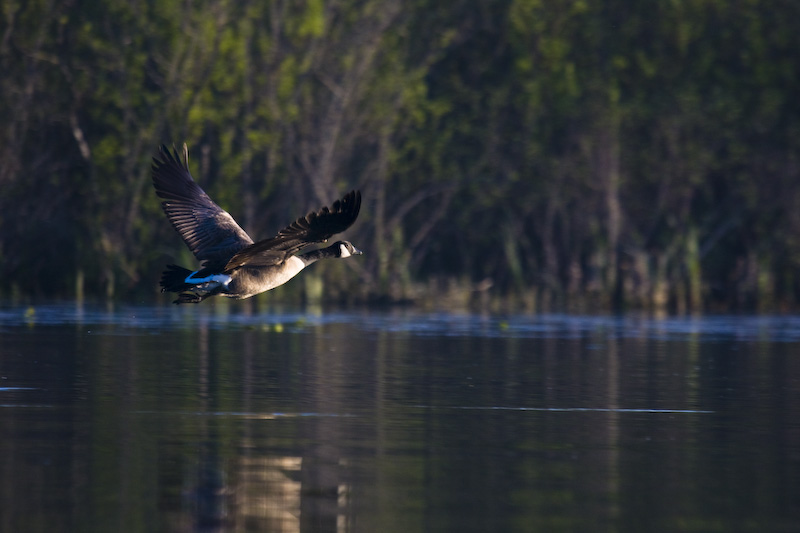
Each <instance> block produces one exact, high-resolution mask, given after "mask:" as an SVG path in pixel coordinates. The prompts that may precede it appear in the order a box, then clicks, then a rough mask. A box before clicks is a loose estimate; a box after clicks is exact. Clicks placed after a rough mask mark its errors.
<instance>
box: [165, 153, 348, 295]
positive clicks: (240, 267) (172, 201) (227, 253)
mask: <svg viewBox="0 0 800 533" xmlns="http://www.w3.org/2000/svg"><path fill="white" fill-rule="evenodd" d="M160 153H161V159H160V160H159V159H157V158H155V157H154V158H153V185H154V186H155V189H156V194H157V195H158V196H159V197H160V198H162V199H163V200H164V201H163V202H161V207H162V208H163V209H164V213H166V215H167V218H168V219H169V221H170V222H171V223H172V226H173V227H174V228H175V231H177V232H178V233H179V234H180V236H181V237H182V238H183V240H184V242H185V243H186V246H188V247H189V249H190V250H191V251H192V253H193V254H194V255H195V257H196V258H197V259H198V260H199V261H200V269H199V270H195V271H194V272H192V271H191V270H189V269H188V268H183V267H180V266H177V265H167V269H166V270H165V271H164V273H163V274H162V275H161V292H166V291H170V292H177V293H179V294H178V299H177V300H175V302H174V303H176V304H185V303H200V302H202V301H203V300H205V299H206V298H208V297H210V296H215V295H217V294H219V295H221V296H225V297H227V298H236V299H242V298H249V297H251V296H254V295H256V294H259V293H262V292H264V291H268V290H270V289H274V288H275V287H278V286H279V285H283V284H284V283H286V282H287V281H289V280H290V279H292V278H293V277H294V276H296V275H297V274H298V273H299V272H300V271H301V270H303V269H304V268H305V267H307V266H308V265H310V264H311V263H314V262H316V261H319V260H320V259H325V258H328V257H339V258H344V257H350V256H352V255H360V254H361V251H360V250H358V249H357V248H356V247H354V246H353V245H352V244H350V243H349V242H348V241H338V242H336V243H334V244H333V245H331V246H329V247H327V248H321V249H319V250H314V251H311V252H307V253H304V254H300V255H296V254H297V253H298V252H299V251H300V250H302V249H303V248H305V247H306V246H308V245H309V244H314V243H320V242H325V241H326V240H327V239H328V238H329V237H331V236H332V235H334V234H336V233H340V232H342V231H344V230H346V229H347V228H349V227H350V226H351V225H352V224H353V222H355V220H356V217H358V211H359V209H360V208H361V193H360V192H359V191H350V192H349V193H347V194H345V195H344V196H343V197H342V199H341V200H337V201H335V202H333V206H332V207H323V208H321V209H319V210H318V211H312V212H311V213H309V214H307V215H306V216H304V217H300V218H298V219H297V220H295V221H294V222H292V223H291V224H289V225H288V226H287V227H286V228H284V229H282V230H281V231H279V232H278V234H277V235H276V236H275V237H272V238H271V239H264V240H262V241H258V242H255V243H254V242H253V239H251V238H250V236H249V235H248V234H247V233H245V231H244V230H243V229H242V228H241V227H239V225H238V224H237V223H236V221H235V220H234V219H233V217H232V216H231V215H230V214H228V213H227V212H226V211H225V210H223V209H222V208H221V207H219V206H218V205H217V204H215V203H214V201H213V200H211V198H209V196H208V195H207V194H206V193H205V192H204V191H203V189H201V188H200V186H199V185H197V183H195V182H194V180H193V179H192V175H191V174H190V173H189V152H188V149H187V148H186V145H185V144H184V145H183V159H182V160H181V159H180V157H179V156H178V152H177V150H175V149H174V148H173V150H172V153H170V151H169V149H168V148H167V147H166V146H164V145H162V146H161V149H160Z"/></svg>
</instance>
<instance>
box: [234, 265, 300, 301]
mask: <svg viewBox="0 0 800 533" xmlns="http://www.w3.org/2000/svg"><path fill="white" fill-rule="evenodd" d="M305 266H306V265H305V263H303V261H301V260H300V259H298V258H297V257H290V258H289V259H288V260H287V261H286V262H285V263H283V264H282V265H278V266H272V267H247V266H244V267H241V268H239V269H237V270H236V271H235V272H234V273H233V281H231V283H230V284H229V285H228V293H229V294H228V295H227V296H231V297H234V298H248V297H250V296H253V295H255V294H259V293H262V292H264V291H268V290H270V289H274V288H275V287H280V286H281V285H283V284H284V283H286V282H287V281H289V280H290V279H292V278H293V277H295V276H296V275H297V274H298V273H299V272H300V271H301V270H303V268H305Z"/></svg>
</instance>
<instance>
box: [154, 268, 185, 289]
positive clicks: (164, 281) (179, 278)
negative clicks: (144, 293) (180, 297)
mask: <svg viewBox="0 0 800 533" xmlns="http://www.w3.org/2000/svg"><path fill="white" fill-rule="evenodd" d="M191 273H192V271H191V270H189V269H188V268H183V267H181V266H178V265H167V269H166V270H165V271H164V272H162V273H161V292H183V291H187V290H189V289H191V288H192V285H190V284H188V283H186V278H187V277H188V276H189V275H190V274H191Z"/></svg>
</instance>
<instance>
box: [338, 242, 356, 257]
mask: <svg viewBox="0 0 800 533" xmlns="http://www.w3.org/2000/svg"><path fill="white" fill-rule="evenodd" d="M339 250H340V251H341V253H342V255H340V256H339V257H350V256H351V255H353V254H351V253H350V250H348V249H347V246H345V245H344V244H340V245H339Z"/></svg>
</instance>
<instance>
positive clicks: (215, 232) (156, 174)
mask: <svg viewBox="0 0 800 533" xmlns="http://www.w3.org/2000/svg"><path fill="white" fill-rule="evenodd" d="M160 155H161V157H160V159H158V158H155V157H154V158H153V185H154V186H155V189H156V194H157V195H158V196H159V197H160V198H162V199H163V202H161V207H162V208H163V209H164V213H166V215H167V218H168V219H169V221H170V223H172V226H173V227H174V228H175V230H176V231H177V232H178V234H180V236H181V238H183V241H184V242H185V243H186V246H188V247H189V250H191V251H192V253H193V254H194V255H195V257H197V259H198V260H199V261H200V262H201V264H202V266H203V267H206V268H220V269H221V268H222V266H224V265H225V263H227V262H228V260H229V259H230V258H231V257H232V256H233V255H234V254H236V253H237V252H239V251H240V250H242V249H243V248H245V247H247V246H250V245H251V244H253V239H251V238H250V236H249V235H247V233H246V232H245V231H244V230H243V229H242V228H241V227H240V226H239V224H237V223H236V221H235V220H234V219H233V217H232V216H231V215H230V214H228V212H227V211H225V210H224V209H222V208H221V207H220V206H218V205H217V204H216V203H214V201H213V200H211V198H210V197H209V196H208V195H207V194H206V193H205V191H203V189H201V188H200V186H199V185H197V183H195V181H194V180H193V179H192V175H191V174H190V173H189V157H188V150H187V148H186V145H185V144H184V145H183V160H181V159H180V158H179V156H178V152H177V150H175V149H174V148H173V150H172V152H170V151H169V149H168V148H167V147H166V146H164V145H162V146H161V148H160Z"/></svg>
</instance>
